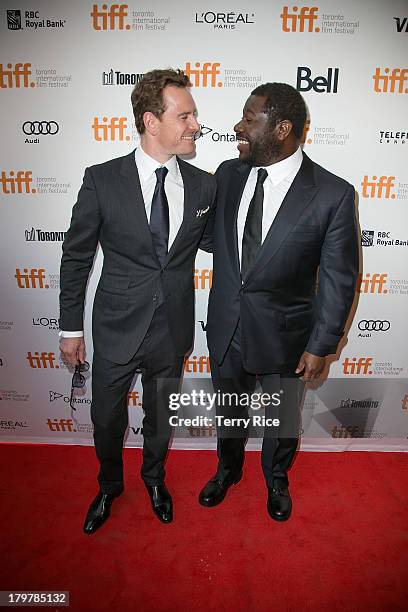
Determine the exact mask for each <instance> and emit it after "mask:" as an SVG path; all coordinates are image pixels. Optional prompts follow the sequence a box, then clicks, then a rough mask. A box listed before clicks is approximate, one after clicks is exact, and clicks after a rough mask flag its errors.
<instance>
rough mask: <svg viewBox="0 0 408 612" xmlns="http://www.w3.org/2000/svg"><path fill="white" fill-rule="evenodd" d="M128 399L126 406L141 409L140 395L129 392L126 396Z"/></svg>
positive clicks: (136, 392)
mask: <svg viewBox="0 0 408 612" xmlns="http://www.w3.org/2000/svg"><path fill="white" fill-rule="evenodd" d="M127 398H128V406H132V407H133V408H141V407H142V402H141V401H140V395H139V392H138V391H129V393H128V394H127Z"/></svg>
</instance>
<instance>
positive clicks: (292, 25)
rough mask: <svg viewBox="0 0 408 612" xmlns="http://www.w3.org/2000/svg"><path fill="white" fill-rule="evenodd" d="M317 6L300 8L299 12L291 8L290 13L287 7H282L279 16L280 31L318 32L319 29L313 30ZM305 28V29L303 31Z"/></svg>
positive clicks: (297, 9) (295, 7) (294, 7)
mask: <svg viewBox="0 0 408 612" xmlns="http://www.w3.org/2000/svg"><path fill="white" fill-rule="evenodd" d="M318 11H319V9H318V7H317V6H312V7H309V6H302V7H301V9H300V11H299V8H298V7H297V6H293V7H292V12H291V13H290V12H289V7H288V6H284V7H283V9H282V13H281V15H280V17H281V19H282V30H283V31H284V32H320V28H319V27H316V28H314V27H313V26H314V22H315V21H316V20H317V13H318ZM305 26H306V27H307V29H306V30H305Z"/></svg>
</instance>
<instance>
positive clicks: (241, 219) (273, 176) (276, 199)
mask: <svg viewBox="0 0 408 612" xmlns="http://www.w3.org/2000/svg"><path fill="white" fill-rule="evenodd" d="M302 161H303V155H302V149H301V148H300V147H299V148H298V149H297V151H295V152H294V153H293V154H292V155H290V156H289V157H287V158H286V159H283V160H282V161H280V162H277V163H276V164H272V165H271V166H266V167H265V170H266V171H267V173H268V176H267V177H266V179H265V182H264V184H263V188H264V201H263V214H262V242H263V241H264V240H265V238H266V235H267V233H268V232H269V228H270V227H271V225H272V223H273V220H274V219H275V217H276V215H277V212H278V210H279V208H280V207H281V204H282V202H283V200H284V199H285V196H286V194H287V192H288V191H289V187H290V186H291V184H292V183H293V180H294V178H295V176H296V174H297V173H298V172H299V169H300V166H301V165H302ZM260 167H263V166H260ZM258 170H259V167H255V168H252V169H251V172H250V173H249V176H248V180H247V182H246V185H245V188H244V191H243V193H242V198H241V202H240V205H239V209H238V217H237V233H238V252H239V261H240V263H241V259H242V239H243V237H244V228H245V221H246V217H247V214H248V209H249V205H250V203H251V200H252V197H253V195H254V192H255V186H256V180H257V175H258Z"/></svg>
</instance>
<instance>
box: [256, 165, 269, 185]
mask: <svg viewBox="0 0 408 612" xmlns="http://www.w3.org/2000/svg"><path fill="white" fill-rule="evenodd" d="M267 176H268V171H267V170H265V168H259V170H258V178H257V179H256V184H257V186H258V185H263V184H264V182H265V179H266V178H267Z"/></svg>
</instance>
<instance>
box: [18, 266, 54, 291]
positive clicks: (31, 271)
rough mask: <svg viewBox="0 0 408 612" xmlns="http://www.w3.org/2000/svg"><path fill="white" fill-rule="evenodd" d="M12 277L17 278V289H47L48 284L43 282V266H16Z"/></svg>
mask: <svg viewBox="0 0 408 612" xmlns="http://www.w3.org/2000/svg"><path fill="white" fill-rule="evenodd" d="M14 278H15V279H16V280H17V287H18V288H19V289H49V285H48V284H44V280H45V268H24V269H23V271H21V270H20V268H16V273H15V275H14Z"/></svg>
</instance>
